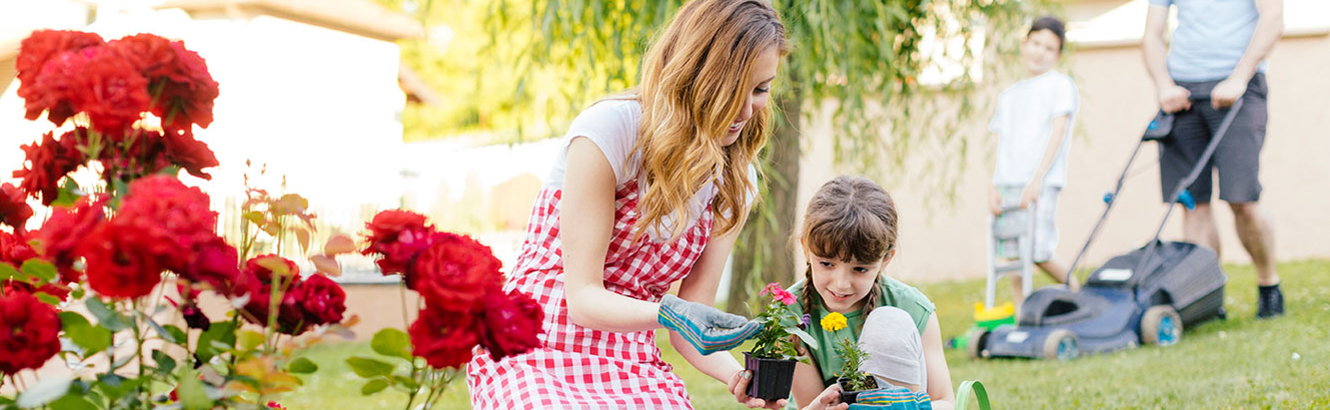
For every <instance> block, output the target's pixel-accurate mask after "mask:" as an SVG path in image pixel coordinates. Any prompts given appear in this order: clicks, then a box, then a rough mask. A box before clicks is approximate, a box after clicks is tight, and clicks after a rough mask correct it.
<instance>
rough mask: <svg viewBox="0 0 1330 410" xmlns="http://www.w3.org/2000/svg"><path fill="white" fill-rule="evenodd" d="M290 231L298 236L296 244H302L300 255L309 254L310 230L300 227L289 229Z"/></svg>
mask: <svg viewBox="0 0 1330 410" xmlns="http://www.w3.org/2000/svg"><path fill="white" fill-rule="evenodd" d="M288 230H289V231H291V233H293V234H296V243H297V244H300V253H308V252H309V230H308V229H305V228H298V227H297V228H291V229H288Z"/></svg>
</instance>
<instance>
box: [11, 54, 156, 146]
mask: <svg viewBox="0 0 1330 410" xmlns="http://www.w3.org/2000/svg"><path fill="white" fill-rule="evenodd" d="M27 91H28V92H27V93H26V95H25V96H24V100H25V101H26V103H25V104H24V106H25V107H26V108H27V118H28V119H30V120H31V119H37V117H38V116H40V115H41V112H42V111H48V113H47V115H46V117H47V119H49V120H50V121H51V122H52V123H55V124H56V125H61V124H63V123H64V122H65V120H66V119H68V118H69V117H71V116H73V115H74V114H75V113H78V112H84V113H87V114H88V118H89V119H90V120H91V121H92V128H94V129H96V130H98V131H102V132H105V133H110V134H120V133H123V132H124V131H125V130H126V129H127V128H128V127H129V125H131V124H133V123H134V121H137V120H138V119H139V118H142V114H143V112H145V111H147V110H148V103H149V101H150V97H149V96H148V80H147V79H146V78H144V77H143V76H142V75H140V74H139V73H138V72H137V71H135V70H134V68H133V67H132V66H130V65H129V63H127V62H125V61H124V60H123V59H121V58H120V56H119V55H117V54H116V53H114V52H112V51H111V50H110V49H109V48H107V47H105V46H96V47H88V48H83V49H80V50H76V51H71V52H65V53H62V54H58V55H56V56H55V57H54V58H51V59H50V60H48V61H47V62H46V64H45V65H44V66H43V67H42V70H41V73H40V74H38V75H37V78H36V80H35V83H34V84H33V86H32V87H31V88H29V89H28V90H27Z"/></svg>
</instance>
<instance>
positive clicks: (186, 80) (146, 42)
mask: <svg viewBox="0 0 1330 410" xmlns="http://www.w3.org/2000/svg"><path fill="white" fill-rule="evenodd" d="M107 46H108V47H110V48H113V49H115V50H116V52H117V53H119V54H120V55H121V56H123V58H124V59H125V60H126V61H128V62H129V63H130V65H131V66H133V67H134V68H135V69H136V70H138V72H139V73H140V74H142V75H143V76H144V77H147V78H148V81H149V83H151V84H152V86H153V87H154V90H157V87H161V88H160V91H159V92H158V93H159V94H158V97H157V101H155V102H154V103H153V105H152V112H153V114H156V115H157V116H158V117H159V118H161V119H162V127H163V128H165V129H168V130H183V131H186V132H188V131H189V130H190V128H191V124H198V125H199V126H201V127H204V128H207V127H208V125H209V124H211V123H212V107H213V100H215V99H216V98H217V95H218V90H217V82H216V81H213V79H212V75H211V74H209V73H208V66H207V64H206V62H205V61H204V60H203V58H202V57H199V55H198V53H195V52H193V51H189V50H187V49H185V44H184V43H182V42H180V41H171V40H167V39H165V38H162V37H160V36H157V35H153V34H137V35H133V36H128V37H125V38H121V39H119V40H114V41H111V42H110V43H107Z"/></svg>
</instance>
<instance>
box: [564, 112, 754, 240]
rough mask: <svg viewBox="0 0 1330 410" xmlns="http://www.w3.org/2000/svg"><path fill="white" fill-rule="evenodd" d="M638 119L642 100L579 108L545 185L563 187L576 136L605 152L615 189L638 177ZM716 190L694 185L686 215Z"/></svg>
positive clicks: (693, 212)
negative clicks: (579, 110)
mask: <svg viewBox="0 0 1330 410" xmlns="http://www.w3.org/2000/svg"><path fill="white" fill-rule="evenodd" d="M641 123H642V104H641V103H639V102H637V101H635V100H605V101H601V102H598V103H596V104H594V105H592V106H591V107H589V108H587V109H586V110H584V111H582V113H581V114H578V115H577V118H575V119H573V123H572V125H570V126H569V127H568V132H567V133H566V134H564V137H563V141H562V142H560V144H559V153H558V157H556V158H555V160H554V168H553V169H551V170H550V175H549V178H547V179H545V181H546V182H545V186H546V187H547V188H553V189H563V178H564V173H565V172H566V171H567V169H568V146H569V145H570V144H572V142H573V139H575V138H579V137H582V138H586V139H587V140H590V141H591V142H592V143H594V144H596V147H598V148H600V152H601V153H602V154H604V155H605V159H606V160H608V161H609V164H610V168H611V169H613V170H614V186H615V188H616V189H619V188H622V187H623V186H624V184H626V183H628V182H629V181H630V180H632V179H633V178H638V177H639V171H640V170H641V168H642V156H641V153H637V152H633V147H634V145H635V144H637V135H638V134H637V133H638V128H639V126H640V125H641ZM630 156H631V158H630ZM748 180H749V181H752V182H753V183H754V184H756V182H757V170H756V169H755V168H754V167H753V166H752V165H751V164H750V165H749V166H748ZM754 186H756V185H754ZM639 190H640V191H641V192H646V185H645V184H641V185H639ZM717 192H718V190H717V189H716V186H715V184H714V183H711V182H708V183H707V184H706V185H703V186H702V188H701V189H698V191H697V193H695V194H693V198H692V200H691V201H689V208H688V210H689V215H691V216H692V217H694V218H695V217H697V216H700V215H701V214H702V211H704V210H705V209H706V207H707V205H708V204H710V203H711V199H712V198H714V197H715V196H716V193H717ZM753 197H754V195H751V194H750V195H749V196H748V205H750V206H751V205H752V201H753ZM675 217H677V216H676V215H669V216H668V217H666V218H665V220H664V221H662V222H663V224H662V225H663V226H670V225H671V223H670V222H672V221H673V220H674V218H675ZM647 232H648V234H650V235H651V237H652V239H656V240H660V239H661V238H662V237H663V235H660V234H659V233H658V232H657V231H656V229H655V227H650V228H648V229H647Z"/></svg>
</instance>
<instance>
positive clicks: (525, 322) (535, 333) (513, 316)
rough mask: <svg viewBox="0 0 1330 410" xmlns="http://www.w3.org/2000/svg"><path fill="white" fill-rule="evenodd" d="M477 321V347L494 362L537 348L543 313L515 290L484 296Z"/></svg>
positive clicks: (528, 297) (536, 305)
mask: <svg viewBox="0 0 1330 410" xmlns="http://www.w3.org/2000/svg"><path fill="white" fill-rule="evenodd" d="M481 314H482V316H483V318H482V319H481V320H480V321H479V323H478V326H479V328H480V331H479V333H480V346H481V347H484V348H485V350H488V351H489V352H490V357H492V358H494V360H495V361H499V360H503V358H504V357H508V356H513V355H518V354H522V353H526V352H529V351H531V349H534V348H537V347H540V333H541V323H542V320H543V319H544V318H545V312H544V311H543V310H541V308H540V305H539V304H537V303H536V301H535V300H532V299H531V297H530V296H528V295H527V294H525V293H522V292H518V291H516V290H514V291H511V292H508V293H507V294H504V293H499V292H495V293H491V294H490V295H488V296H486V297H485V301H484V307H483V308H482V310H481Z"/></svg>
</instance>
